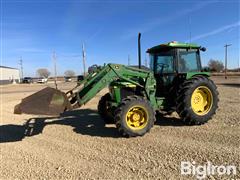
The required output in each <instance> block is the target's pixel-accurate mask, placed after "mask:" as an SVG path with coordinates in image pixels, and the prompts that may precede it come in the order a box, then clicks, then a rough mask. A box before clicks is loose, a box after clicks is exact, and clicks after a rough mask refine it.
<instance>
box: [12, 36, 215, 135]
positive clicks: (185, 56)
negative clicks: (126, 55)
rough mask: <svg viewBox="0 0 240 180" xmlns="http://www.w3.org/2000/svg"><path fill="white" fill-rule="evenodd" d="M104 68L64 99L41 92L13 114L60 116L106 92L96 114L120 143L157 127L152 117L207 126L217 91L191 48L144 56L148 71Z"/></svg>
mask: <svg viewBox="0 0 240 180" xmlns="http://www.w3.org/2000/svg"><path fill="white" fill-rule="evenodd" d="M138 47H139V48H138V49H139V50H138V52H139V67H138V68H136V67H129V66H124V65H120V64H108V65H105V66H103V67H98V68H95V70H94V71H93V72H91V73H90V74H89V75H88V76H87V77H86V78H85V79H84V80H83V81H82V82H81V83H78V85H77V86H76V87H75V88H74V89H72V90H70V91H68V92H67V93H63V92H61V91H59V90H57V89H53V88H49V87H47V88H45V89H43V90H41V91H39V92H37V93H35V94H33V95H31V96H29V97H26V98H24V99H23V100H22V102H21V103H20V104H18V105H16V106H15V110H14V112H15V113H16V114H21V113H28V114H46V115H59V114H61V113H62V112H64V111H67V110H72V109H75V108H78V107H80V106H81V105H83V104H86V103H87V102H88V101H89V100H91V99H92V98H93V97H95V95H96V94H97V93H98V92H99V91H101V90H102V89H104V88H105V87H107V86H109V93H107V94H105V95H104V96H102V98H101V99H100V101H99V104H98V112H99V114H100V116H101V117H102V118H103V119H104V121H105V122H106V123H115V124H116V128H117V129H118V131H119V132H120V133H121V135H123V136H125V137H135V136H142V135H144V134H145V133H147V132H148V131H149V130H150V129H151V128H152V127H153V125H154V122H155V121H156V112H157V111H159V112H164V113H168V114H170V113H172V112H174V111H176V112H177V113H178V115H179V116H180V118H181V119H182V121H183V122H184V123H186V124H188V125H201V124H204V123H206V122H207V121H208V120H210V119H211V117H212V116H213V115H214V114H215V112H216V109H217V108H218V91H217V87H216V85H215V84H214V83H213V81H212V80H210V79H209V76H210V74H209V73H208V72H204V71H202V67H201V60H200V51H205V50H206V49H205V48H204V47H201V46H198V45H196V44H188V43H178V42H170V43H167V44H161V45H158V46H155V47H152V48H150V49H148V50H147V52H148V53H149V55H150V69H146V68H144V69H143V68H142V66H141V56H140V54H141V48H140V34H139V38H138Z"/></svg>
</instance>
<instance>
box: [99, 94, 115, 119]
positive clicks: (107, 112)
mask: <svg viewBox="0 0 240 180" xmlns="http://www.w3.org/2000/svg"><path fill="white" fill-rule="evenodd" d="M108 101H111V95H110V93H107V94H105V95H104V96H102V97H101V99H100V100H99V102H98V113H99V115H100V116H101V117H102V119H103V120H104V122H105V124H113V123H114V118H113V114H112V108H111V107H110V106H109V104H108Z"/></svg>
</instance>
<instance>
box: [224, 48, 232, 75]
mask: <svg viewBox="0 0 240 180" xmlns="http://www.w3.org/2000/svg"><path fill="white" fill-rule="evenodd" d="M231 45H232V44H226V45H225V46H224V47H225V79H227V49H228V47H229V46H231Z"/></svg>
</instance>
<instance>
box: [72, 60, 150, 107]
mask: <svg viewBox="0 0 240 180" xmlns="http://www.w3.org/2000/svg"><path fill="white" fill-rule="evenodd" d="M139 78H142V80H143V83H141V84H140V83H139V81H137V80H136V79H139ZM115 80H124V81H126V82H130V83H132V84H134V85H136V86H139V87H142V88H143V89H145V90H146V91H145V93H146V96H147V97H148V98H150V96H151V93H152V94H154V95H155V88H154V83H153V82H155V79H154V77H153V74H152V73H151V72H149V71H146V70H142V69H137V68H131V67H126V66H124V65H119V64H108V65H106V66H104V67H103V68H102V69H101V70H100V71H99V72H93V73H91V74H89V76H88V77H86V81H84V82H83V83H82V84H79V86H81V85H82V88H81V89H79V90H78V91H77V92H73V91H69V92H68V93H67V96H68V97H69V101H70V102H71V104H72V106H73V108H76V107H80V106H81V105H83V104H86V103H87V102H88V101H89V100H91V99H92V98H93V97H95V96H96V94H97V93H98V92H99V91H101V90H102V89H104V88H105V87H107V86H108V85H109V84H110V83H111V82H113V81H115ZM150 80H151V83H150V82H148V81H150ZM146 86H147V87H146ZM69 94H70V96H69Z"/></svg>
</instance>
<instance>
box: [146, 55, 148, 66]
mask: <svg viewBox="0 0 240 180" xmlns="http://www.w3.org/2000/svg"><path fill="white" fill-rule="evenodd" d="M145 66H146V67H148V61H147V56H146V53H145Z"/></svg>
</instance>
